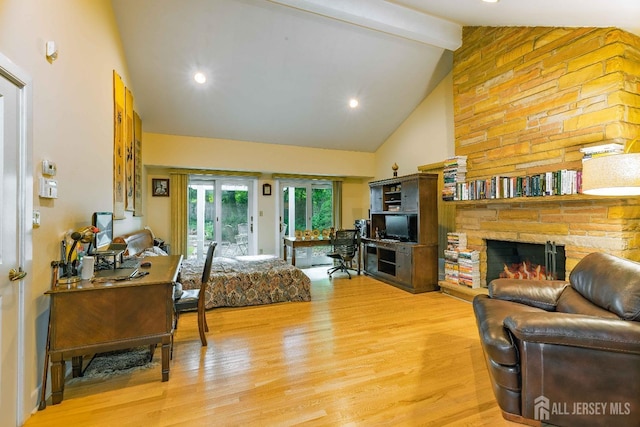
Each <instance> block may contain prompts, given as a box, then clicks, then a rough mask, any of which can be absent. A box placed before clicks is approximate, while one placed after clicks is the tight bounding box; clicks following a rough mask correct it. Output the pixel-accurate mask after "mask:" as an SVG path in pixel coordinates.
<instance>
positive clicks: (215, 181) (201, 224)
mask: <svg viewBox="0 0 640 427" xmlns="http://www.w3.org/2000/svg"><path fill="white" fill-rule="evenodd" d="M254 187H255V180H254V179H250V178H231V177H229V178H227V177H209V176H202V175H193V176H191V177H190V178H189V197H188V203H189V206H188V216H189V218H188V224H189V226H188V233H189V235H188V239H187V242H188V243H187V244H188V249H187V256H188V258H193V259H197V260H204V257H205V255H206V251H207V247H208V245H209V242H212V241H216V242H218V249H217V250H216V256H238V255H253V254H255V242H254V236H255V234H254V223H253V218H254V215H253V214H252V212H253V209H254V205H255V202H254V200H253V199H254V191H253V189H254Z"/></svg>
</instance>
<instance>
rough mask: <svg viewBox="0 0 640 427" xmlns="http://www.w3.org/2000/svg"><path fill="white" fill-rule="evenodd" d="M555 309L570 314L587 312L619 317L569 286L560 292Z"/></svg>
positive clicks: (611, 317)
mask: <svg viewBox="0 0 640 427" xmlns="http://www.w3.org/2000/svg"><path fill="white" fill-rule="evenodd" d="M556 311H560V312H563V313H572V314H588V315H589V316H597V317H604V318H607V319H620V317H619V316H618V315H616V314H615V313H612V312H610V311H607V310H605V309H604V308H601V307H598V306H597V305H595V304H594V303H592V302H591V301H589V300H588V299H586V298H585V297H583V296H582V295H580V294H579V293H578V291H576V290H575V289H573V288H572V287H571V286H568V287H567V289H565V290H564V292H562V295H560V298H559V299H558V305H557V306H556Z"/></svg>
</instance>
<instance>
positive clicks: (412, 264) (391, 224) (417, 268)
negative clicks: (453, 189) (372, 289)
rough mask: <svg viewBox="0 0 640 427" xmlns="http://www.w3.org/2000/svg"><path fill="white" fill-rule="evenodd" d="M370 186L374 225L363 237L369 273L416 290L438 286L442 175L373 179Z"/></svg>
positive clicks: (377, 277)
mask: <svg viewBox="0 0 640 427" xmlns="http://www.w3.org/2000/svg"><path fill="white" fill-rule="evenodd" d="M369 189H370V209H371V210H370V212H371V213H370V220H371V221H370V222H371V228H370V230H369V235H368V236H367V237H366V238H363V239H362V242H363V263H364V272H365V273H366V274H368V275H370V276H373V277H375V278H376V279H379V280H382V281H383V282H385V283H388V284H390V285H393V286H396V287H398V288H400V289H403V290H405V291H408V292H412V293H420V292H428V291H435V290H437V289H438V207H437V203H438V175H434V174H424V173H417V174H413V175H406V176H401V177H394V178H391V179H385V180H381V181H373V182H370V183H369ZM376 231H377V233H376ZM376 234H377V235H376Z"/></svg>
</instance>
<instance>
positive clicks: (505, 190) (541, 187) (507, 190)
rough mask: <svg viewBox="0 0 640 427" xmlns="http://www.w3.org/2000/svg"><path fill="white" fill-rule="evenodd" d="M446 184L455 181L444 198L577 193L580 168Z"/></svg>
mask: <svg viewBox="0 0 640 427" xmlns="http://www.w3.org/2000/svg"><path fill="white" fill-rule="evenodd" d="M450 185H451V186H453V185H455V190H453V189H452V190H450V191H448V192H447V193H446V194H447V195H448V196H447V198H446V199H445V200H456V201H458V200H460V201H464V200H483V199H510V198H517V197H541V196H561V195H569V194H580V193H582V171H580V170H571V169H562V170H558V171H553V172H543V173H539V174H532V175H526V176H500V175H496V176H492V177H489V178H486V179H476V180H470V181H466V182H457V183H453V184H450ZM445 186H446V184H445ZM449 188H451V187H449ZM444 194H445V192H444V191H443V195H444Z"/></svg>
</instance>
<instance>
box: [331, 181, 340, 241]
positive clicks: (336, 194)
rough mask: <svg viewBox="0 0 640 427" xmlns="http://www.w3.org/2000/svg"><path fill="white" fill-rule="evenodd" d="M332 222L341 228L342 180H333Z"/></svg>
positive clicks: (338, 228)
mask: <svg viewBox="0 0 640 427" xmlns="http://www.w3.org/2000/svg"><path fill="white" fill-rule="evenodd" d="M333 224H334V227H335V228H336V230H340V229H342V181H333Z"/></svg>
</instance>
